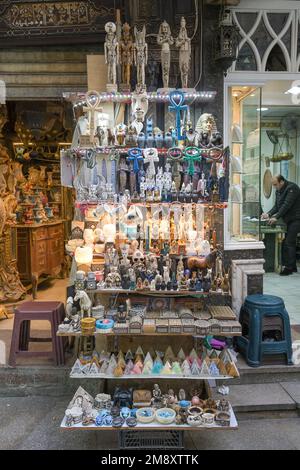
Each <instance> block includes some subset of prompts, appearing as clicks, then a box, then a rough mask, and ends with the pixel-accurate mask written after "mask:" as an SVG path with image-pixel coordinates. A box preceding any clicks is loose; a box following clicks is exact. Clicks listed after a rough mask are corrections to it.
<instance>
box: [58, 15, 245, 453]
mask: <svg viewBox="0 0 300 470" xmlns="http://www.w3.org/2000/svg"><path fill="white" fill-rule="evenodd" d="M124 28H125V26H124ZM181 28H182V29H181V33H182V34H183V33H184V31H185V22H184V21H182V25H181ZM129 29H130V28H129ZM106 31H107V38H106V44H105V51H106V54H108V55H107V60H108V77H109V83H110V85H108V90H109V91H107V92H106V93H97V92H95V91H90V92H88V93H87V94H86V95H85V96H82V95H76V94H75V95H74V94H72V95H68V96H67V98H68V99H69V100H71V101H72V102H73V106H74V109H75V110H77V111H76V114H77V116H79V118H78V121H77V127H76V130H75V133H74V139H73V145H72V148H71V149H69V150H64V151H62V152H61V161H62V172H63V173H64V174H63V176H62V180H64V181H66V180H67V179H69V180H70V181H72V182H73V185H74V187H75V189H76V204H75V218H74V221H73V224H72V232H71V236H70V239H69V241H68V243H67V245H66V249H67V251H68V253H69V254H71V256H73V266H72V270H71V283H70V284H71V287H70V288H69V292H68V296H69V297H68V300H67V305H66V312H67V317H66V319H65V321H64V323H63V324H61V325H60V326H59V330H58V333H57V334H58V335H59V336H70V337H75V338H77V339H78V341H77V344H78V358H77V360H76V362H75V364H74V366H73V367H72V371H71V377H73V378H74V379H75V378H77V379H81V378H85V379H86V378H91V379H94V380H95V379H101V380H102V381H103V383H105V386H106V387H107V390H105V393H100V394H98V395H97V396H96V398H93V397H92V396H91V395H90V394H89V393H87V392H86V391H85V390H83V389H82V388H81V387H79V389H78V390H77V392H76V394H75V396H74V397H73V399H72V401H71V402H70V404H69V406H68V408H67V410H66V414H65V417H64V419H63V421H62V424H61V427H62V428H63V429H85V430H87V429H90V430H91V429H92V430H99V431H100V430H110V429H115V430H118V431H119V433H120V434H119V436H120V446H121V447H123V448H133V447H134V445H133V442H135V443H136V445H137V446H139V447H141V441H140V442H139V444H137V441H136V439H137V436H138V437H139V438H140V437H141V436H142V435H143V432H145V433H147V432H148V434H147V436H148V437H147V439H148V441H147V442H148V445H149V446H150V447H151V445H150V444H151V442H152V444H153V445H154V442H155V432H157V433H159V436H160V437H159V439H160V444H159V446H160V447H161V448H162V447H165V448H166V447H172V445H171V444H172V443H173V447H174V446H175V447H176V446H177V448H179V447H182V446H183V443H182V436H183V431H184V430H195V431H196V430H206V429H208V428H211V429H228V430H229V429H236V428H237V422H236V418H235V416H234V413H233V410H232V408H231V405H230V403H229V402H228V401H227V400H226V399H224V398H221V396H220V400H213V399H212V398H211V392H210V388H209V385H208V380H211V379H213V380H217V381H218V380H219V381H221V383H222V381H223V380H227V379H232V378H234V377H238V376H239V373H238V371H237V368H236V365H235V361H234V358H233V356H232V354H231V353H230V350H229V346H230V345H231V340H230V338H232V337H233V336H238V335H240V334H241V326H240V324H239V322H238V321H237V320H236V317H235V315H234V313H233V311H232V310H231V308H230V305H231V296H230V280H229V272H228V271H226V269H225V266H224V263H223V238H224V237H223V226H224V218H223V212H224V209H225V208H226V207H227V202H228V194H229V173H230V171H229V170H230V155H229V151H228V148H223V140H222V136H221V134H220V133H219V132H218V130H217V126H216V122H215V119H214V117H213V116H212V115H211V114H202V115H201V116H200V117H199V119H198V120H197V122H195V123H194V124H193V123H192V119H191V114H192V112H193V114H195V111H196V110H197V103H199V101H201V102H205V101H207V100H211V99H213V98H214V95H215V93H213V92H196V91H195V90H190V89H187V88H186V79H187V77H186V73H185V72H186V67H187V66H188V65H189V60H188V57H187V56H186V53H185V54H184V53H183V52H182V54H181V55H180V67H181V69H182V70H181V71H182V75H181V77H182V83H183V89H181V90H172V89H169V85H168V66H169V60H168V57H167V56H166V48H163V52H162V67H163V76H164V86H165V88H164V89H162V90H158V91H157V92H156V93H153V92H152V93H147V91H146V87H145V85H144V74H143V64H142V63H141V64H138V63H137V72H138V85H137V88H136V90H135V91H134V92H130V91H129V90H130V88H129V90H127V91H126V92H124V91H122V92H120V93H118V92H117V86H116V69H115V67H116V64H115V63H114V62H113V59H112V58H113V57H114V54H113V51H114V50H115V47H116V45H115V42H114V41H115V36H114V34H115V29H114V24H113V23H109V24H108V25H107V28H106ZM123 33H124V41H125V42H124V44H122V47H123V48H124V47H125V46H126V44H127V43H126V40H125V39H126V37H125V36H126V34H127V33H128V25H127V27H126V28H125V29H123ZM135 33H136V41H137V42H136V43H135V44H134V46H133V47H134V48H136V50H137V51H139V52H141V50H142V51H144V52H145V51H146V49H147V47H146V44H145V35H144V33H145V31H144V30H143V31H142V33H139V32H138V30H137V29H136V30H135ZM169 33H170V32H169V29H168V25H167V24H166V23H163V25H162V27H161V30H160V33H159V35H158V43H159V44H163V42H164V41H165V40H166V37H169V36H168V35H169ZM181 33H180V34H181ZM139 34H140V36H139ZM183 38H185V40H186V41H188V38H186V37H185V36H184V34H183ZM127 39H128V38H127ZM181 39H182V38H181ZM172 40H173V39H172ZM139 41H140V42H139ZM127 42H128V41H127ZM170 44H171V43H170ZM176 44H177V46H176V47H179V48H180V47H181V42H180V41H179V38H178V41H177V42H176ZM127 46H128V44H127ZM139 48H140V49H139ZM109 52H110V53H111V54H112V55H111V56H110V55H109ZM109 60H112V62H111V63H109ZM137 60H138V58H137ZM144 65H145V64H144ZM122 70H123V72H124V80H126V79H128V75H127V74H128V68H126V67H125V68H123V69H122ZM129 70H130V67H129ZM129 75H130V73H129ZM126 77H127V78H126ZM125 88H126V87H124V86H123V89H125ZM127 88H128V87H127ZM107 102H108V103H109V104H110V106H109V107H105V111H107V112H104V104H105V103H107ZM155 103H159V104H160V109H161V107H162V104H163V103H164V106H163V107H164V114H163V119H162V117H161V118H160V121H162V120H163V121H164V129H159V128H158V126H157V121H158V119H157V107H156V105H155ZM149 108H151V110H149ZM80 110H81V112H82V113H81V116H80ZM120 116H123V122H120ZM125 122H126V124H125ZM104 339H105V340H106V343H104ZM127 340H129V341H131V342H130V343H129V342H128V341H127ZM150 340H151V342H150ZM99 341H100V342H101V348H103V349H102V350H101V351H100V350H97V345H98V344H99ZM191 341H192V342H191ZM134 342H137V345H138V346H137V347H134V350H133V346H132V345H133V343H134ZM171 342H172V346H171ZM175 348H176V349H175ZM116 380H117V383H118V386H116V387H115V388H114V389H113V390H112V393H108V388H110V387H111V386H113V385H112V384H113V383H114V381H116ZM153 380H154V381H155V382H156V383H155V385H154V387H153V385H151V387H152V388H153V390H152V392H151V390H149V389H144V388H146V386H145V387H144V384H146V383H149V382H150V383H152V384H153ZM179 380H180V389H179V390H175V391H174V390H173V389H170V388H169V389H168V390H161V388H162V389H163V388H165V386H167V387H169V384H170V383H171V381H174V384H176V383H177V381H179ZM108 381H109V382H108ZM120 383H121V384H124V386H123V387H120V386H119V384H120ZM131 384H133V386H132V385H131ZM141 384H143V385H141ZM135 386H136V388H134V387H135ZM141 386H142V387H143V389H141ZM132 387H133V388H132ZM137 431H138V433H137ZM149 431H151V436H150V435H149ZM152 431H155V432H152ZM162 431H163V432H164V433H165V438H164V437H162V436H164V435H163V434H162ZM168 433H169V434H168ZM170 433H171V434H170ZM149 436H150V437H149ZM127 438H128V439H129V440H126V439H127ZM145 439H146V437H145ZM149 439H150V441H151V442H150V443H149ZM151 439H152V440H151ZM130 442H132V445H130ZM170 442H171V443H170ZM153 445H152V447H153ZM155 445H156V446H158V444H157V442H156V444H155ZM155 448H159V447H155Z"/></svg>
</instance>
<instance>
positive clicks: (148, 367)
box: [142, 361, 152, 375]
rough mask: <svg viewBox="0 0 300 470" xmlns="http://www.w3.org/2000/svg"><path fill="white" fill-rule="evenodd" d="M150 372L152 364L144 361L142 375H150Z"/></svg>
mask: <svg viewBox="0 0 300 470" xmlns="http://www.w3.org/2000/svg"><path fill="white" fill-rule="evenodd" d="M151 373H152V364H151V362H150V361H147V362H145V364H144V367H143V372H142V374H143V375H150V374H151Z"/></svg>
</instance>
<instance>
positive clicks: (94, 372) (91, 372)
mask: <svg viewBox="0 0 300 470" xmlns="http://www.w3.org/2000/svg"><path fill="white" fill-rule="evenodd" d="M99 372H100V370H99V368H98V367H97V365H96V364H95V362H93V363H92V365H91V367H90V370H89V375H99Z"/></svg>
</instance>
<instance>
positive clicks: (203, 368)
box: [200, 361, 210, 377]
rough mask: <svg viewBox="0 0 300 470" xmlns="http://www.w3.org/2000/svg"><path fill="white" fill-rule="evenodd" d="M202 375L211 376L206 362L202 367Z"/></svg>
mask: <svg viewBox="0 0 300 470" xmlns="http://www.w3.org/2000/svg"><path fill="white" fill-rule="evenodd" d="M200 375H203V376H205V377H206V376H207V375H210V374H209V368H208V365H207V363H206V362H205V361H203V364H202V366H201V371H200Z"/></svg>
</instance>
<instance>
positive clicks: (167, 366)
mask: <svg viewBox="0 0 300 470" xmlns="http://www.w3.org/2000/svg"><path fill="white" fill-rule="evenodd" d="M169 374H172V367H171V364H170V363H169V361H167V362H166V363H165V365H164V367H163V368H162V371H161V375H169Z"/></svg>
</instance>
